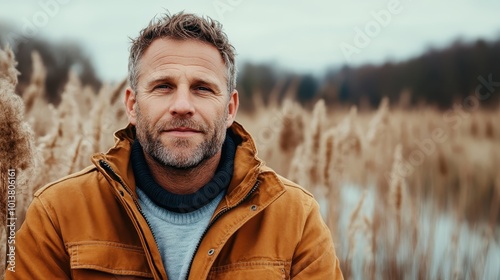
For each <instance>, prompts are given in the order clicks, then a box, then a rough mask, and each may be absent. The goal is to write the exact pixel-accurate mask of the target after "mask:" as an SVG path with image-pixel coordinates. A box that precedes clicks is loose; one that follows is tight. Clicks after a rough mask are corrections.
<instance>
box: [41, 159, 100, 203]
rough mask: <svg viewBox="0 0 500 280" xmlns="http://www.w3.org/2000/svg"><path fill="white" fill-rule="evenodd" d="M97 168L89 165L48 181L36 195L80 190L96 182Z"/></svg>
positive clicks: (51, 194)
mask: <svg viewBox="0 0 500 280" xmlns="http://www.w3.org/2000/svg"><path fill="white" fill-rule="evenodd" d="M97 173H98V172H97V168H96V167H95V166H93V165H91V166H88V167H86V168H84V169H82V170H80V171H78V172H75V173H72V174H69V175H67V176H64V177H62V178H60V179H58V180H56V181H54V182H51V183H48V184H46V185H45V186H43V187H41V188H40V189H38V190H37V191H36V192H35V194H34V196H35V197H42V196H43V197H51V196H53V195H60V194H64V195H70V194H71V193H72V192H74V191H79V190H80V189H83V188H85V187H86V186H88V185H90V184H92V183H95V180H97V178H96V176H97Z"/></svg>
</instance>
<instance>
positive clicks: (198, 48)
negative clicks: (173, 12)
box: [138, 38, 227, 79]
mask: <svg viewBox="0 0 500 280" xmlns="http://www.w3.org/2000/svg"><path fill="white" fill-rule="evenodd" d="M138 66H139V78H140V77H141V76H142V75H144V74H145V75H151V74H152V72H161V71H167V70H168V69H184V70H185V69H191V70H194V71H198V72H200V71H201V72H206V73H209V74H214V75H216V76H218V77H219V78H222V79H226V78H227V77H226V65H225V64H224V60H223V59H222V56H221V54H220V53H219V51H218V50H217V48H216V47H215V46H213V45H211V44H209V43H206V42H202V41H199V40H194V39H187V40H177V39H170V38H160V39H156V40H154V41H153V43H151V45H150V46H149V47H148V48H147V49H146V51H145V52H144V54H143V56H142V58H141V59H140V61H139V65H138Z"/></svg>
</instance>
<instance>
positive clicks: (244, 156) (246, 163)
mask: <svg viewBox="0 0 500 280" xmlns="http://www.w3.org/2000/svg"><path fill="white" fill-rule="evenodd" d="M230 130H232V132H233V133H234V135H236V137H238V138H240V141H237V148H236V154H235V159H234V162H235V164H234V172H233V178H232V179H231V182H230V183H229V187H228V191H227V195H226V197H225V201H226V203H227V205H228V206H231V205H234V204H236V203H238V202H239V201H240V200H242V199H243V198H244V197H245V195H246V194H247V193H248V192H249V191H250V189H251V188H252V187H253V186H254V185H255V183H256V182H257V177H258V176H259V173H260V168H261V166H262V164H263V163H262V161H261V160H260V159H259V158H258V157H257V149H256V147H255V142H254V141H253V139H252V137H251V135H250V134H249V133H248V132H247V131H246V130H245V129H244V128H243V126H242V125H241V124H239V123H237V122H234V123H233V125H232V126H231V127H230ZM114 137H115V145H114V146H113V147H112V148H111V149H109V150H108V151H107V152H106V153H99V154H94V155H93V156H92V161H93V163H94V164H95V165H96V166H97V168H98V169H99V170H100V171H101V172H105V173H108V175H109V176H111V177H114V176H115V175H113V174H109V172H108V171H106V170H104V169H103V168H102V167H101V164H100V161H105V162H107V163H108V164H109V166H110V167H111V168H112V169H113V171H114V172H115V174H116V175H117V176H118V177H119V179H120V180H122V181H123V182H124V184H125V185H126V186H127V187H128V188H130V190H131V192H132V195H133V196H135V197H136V198H137V194H136V192H135V186H136V183H135V178H134V172H133V169H132V165H131V164H130V151H131V145H132V143H133V141H134V139H135V127H134V126H133V125H131V124H129V125H128V126H127V127H125V128H123V129H121V130H118V131H117V132H115V134H114Z"/></svg>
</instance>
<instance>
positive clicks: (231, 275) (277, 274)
mask: <svg viewBox="0 0 500 280" xmlns="http://www.w3.org/2000/svg"><path fill="white" fill-rule="evenodd" d="M289 268H290V262H284V261H246V262H237V263H234V264H228V265H223V266H217V267H212V269H211V270H210V273H209V274H208V278H207V279H209V280H234V279H238V280H240V279H241V280H245V279H271V280H272V279H280V280H285V279H290V270H289Z"/></svg>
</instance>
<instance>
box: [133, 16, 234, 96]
mask: <svg viewBox="0 0 500 280" xmlns="http://www.w3.org/2000/svg"><path fill="white" fill-rule="evenodd" d="M159 38H171V39H179V40H186V39H195V40H199V41H202V42H207V43H209V44H211V45H213V46H215V47H216V48H217V50H219V53H220V55H221V56H222V59H223V61H224V64H225V65H226V70H227V71H226V73H227V74H226V78H227V88H228V91H229V92H232V91H233V90H234V89H235V88H236V78H237V73H236V65H235V57H236V53H235V49H234V47H233V45H231V43H229V40H228V38H227V35H226V33H224V31H223V30H222V24H221V23H220V22H218V21H216V20H214V19H211V18H210V17H200V16H197V15H195V14H185V13H184V12H179V13H177V14H174V15H170V14H169V13H167V14H165V15H163V17H161V18H154V19H153V20H151V22H150V23H149V25H148V26H147V27H146V28H144V29H142V30H141V32H140V33H139V36H138V37H137V38H135V39H131V41H132V46H131V47H130V56H129V61H128V82H129V84H130V86H131V87H132V89H133V90H134V91H137V79H138V75H139V73H138V64H139V60H140V59H141V57H142V56H143V54H144V52H145V51H146V49H147V48H148V47H149V46H150V45H151V43H152V42H153V41H154V40H156V39H159Z"/></svg>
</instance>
